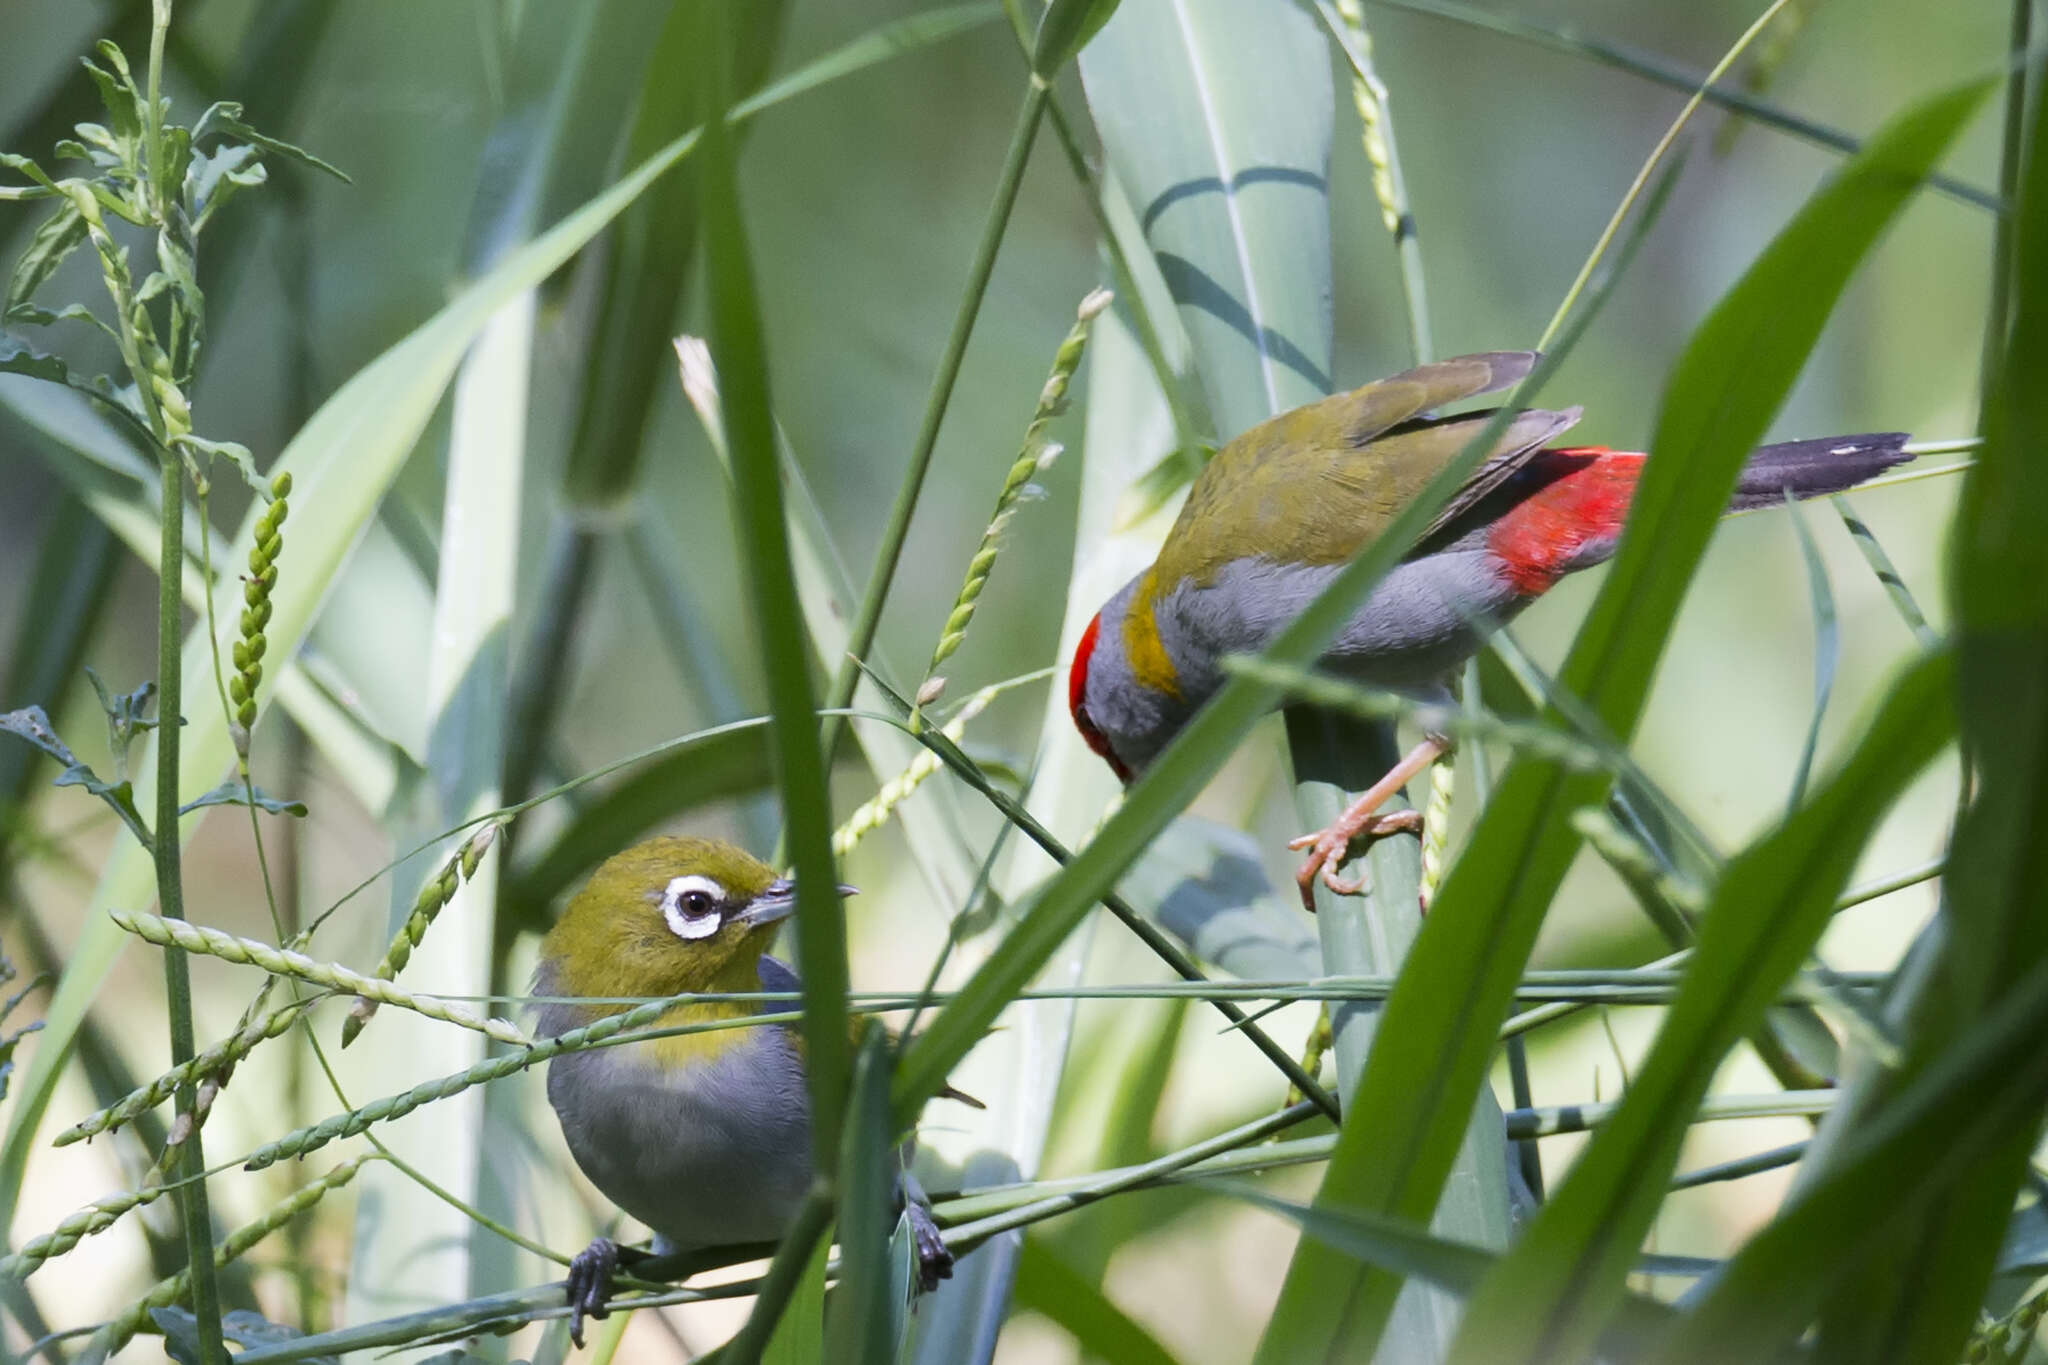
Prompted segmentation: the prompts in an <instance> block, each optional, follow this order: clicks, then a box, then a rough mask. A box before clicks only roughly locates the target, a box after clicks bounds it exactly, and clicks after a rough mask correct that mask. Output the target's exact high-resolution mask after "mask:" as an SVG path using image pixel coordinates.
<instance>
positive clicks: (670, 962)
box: [541, 837, 796, 996]
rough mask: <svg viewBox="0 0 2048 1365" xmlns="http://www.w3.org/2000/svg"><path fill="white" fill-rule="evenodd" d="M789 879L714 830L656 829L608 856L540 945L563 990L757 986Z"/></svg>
mask: <svg viewBox="0 0 2048 1365" xmlns="http://www.w3.org/2000/svg"><path fill="white" fill-rule="evenodd" d="M795 908H796V888H795V886H794V885H793V884H791V883H790V882H788V881H786V880H783V879H781V878H778V877H777V876H776V875H775V872H774V869H772V868H770V867H769V866H768V865H767V864H766V863H764V862H762V861H761V860H760V859H758V858H755V857H753V856H751V855H750V854H748V853H746V852H745V851H744V850H742V849H738V848H735V847H733V846H732V845H731V844H727V843H721V842H719V841H718V840H715V839H683V838H668V837H663V838H656V839H649V840H647V841H646V842H644V843H639V844H635V845H634V846H633V847H631V848H629V849H627V850H626V851H625V852H623V853H619V854H615V855H614V856H612V857H611V858H609V859H607V860H606V861H605V863H604V865H603V866H601V867H599V868H598V869H597V871H596V872H594V873H592V874H591V877H590V881H589V882H588V883H587V884H586V885H585V886H584V888H583V889H582V890H581V891H579V892H577V893H576V898H575V899H574V900H572V901H570V902H569V908H568V909H567V910H566V911H564V912H563V914H562V918H561V919H560V920H559V921H558V922H557V923H556V924H555V927H554V928H553V929H551V930H549V931H548V936H547V940H546V942H544V943H543V944H542V945H541V958H542V961H543V963H544V967H545V970H546V971H547V972H548V974H549V976H550V978H551V981H552V989H553V990H554V991H555V992H557V993H559V994H562V995H585V996H603V995H625V996H651V995H677V994H681V993H683V992H688V991H753V990H759V989H760V981H759V976H758V973H759V964H760V961H761V955H762V954H763V953H765V952H767V951H768V947H769V944H770V943H771V942H772V941H773V939H774V937H775V926H776V925H777V924H779V923H780V922H781V921H782V920H784V919H786V918H787V917H788V916H789V913H790V911H792V910H794V909H795Z"/></svg>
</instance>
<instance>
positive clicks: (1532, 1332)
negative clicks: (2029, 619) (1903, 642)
mask: <svg viewBox="0 0 2048 1365" xmlns="http://www.w3.org/2000/svg"><path fill="white" fill-rule="evenodd" d="M1953 676H1954V675H1953V663H1952V661H1951V660H1950V658H1949V657H1948V656H1947V655H1945V654H1941V655H1933V656H1929V657H1927V658H1924V659H1923V660H1921V661H1920V662H1919V663H1917V664H1915V665H1914V666H1913V667H1912V668H1911V669H1910V670H1909V671H1908V672H1906V673H1905V674H1904V675H1903V676H1902V677H1901V678H1900V679H1899V680H1898V682H1897V683H1896V684H1895V686H1894V687H1893V688H1892V691H1891V694H1890V696H1889V697H1888V698H1887V699H1886V702H1885V704H1884V706H1883V709H1882V710H1881V711H1880V712H1879V713H1878V715H1877V717H1876V718H1875V719H1874V720H1873V721H1872V722H1871V723H1870V724H1869V725H1868V726H1867V727H1866V728H1865V730H1864V738H1863V741H1862V742H1861V743H1860V744H1859V745H1858V746H1857V748H1856V751H1855V752H1854V753H1853V754H1852V755H1851V756H1850V757H1849V759H1848V760H1847V761H1846V762H1845V763H1844V764H1843V765H1842V767H1841V769H1840V770H1839V771H1837V772H1836V774H1835V775H1834V777H1833V778H1832V779H1831V780H1830V781H1829V782H1828V783H1827V784H1826V785H1825V786H1824V787H1823V788H1822V789H1821V790H1820V791H1818V792H1817V793H1815V795H1814V797H1813V799H1812V800H1811V801H1810V802H1809V803H1807V804H1806V805H1805V806H1804V807H1802V808H1801V809H1800V810H1799V811H1797V812H1796V813H1795V814H1793V815H1791V816H1790V817H1788V818H1787V819H1786V821H1785V823H1784V824H1783V825H1781V826H1780V827H1779V828H1778V829H1777V830H1775V831H1773V832H1771V833H1770V834H1767V835H1766V836H1764V837H1763V838H1762V839H1760V840H1758V841H1757V842H1756V843H1755V844H1754V845H1752V846H1751V847H1750V849H1749V850H1748V851H1747V852H1745V853H1743V854H1741V855H1739V856H1737V857H1736V858H1735V859H1733V860H1732V861H1730V863H1729V864H1728V868H1727V871H1726V872H1725V873H1724V874H1723V876H1722V878H1721V882H1720V886H1719V888H1718V889H1717V891H1716V893H1715V897H1714V900H1713V903H1712V905H1711V906H1710V908H1709V910H1708V912H1707V915H1706V917H1705V920H1704V927H1703V928H1702V930H1701V933H1700V942H1699V947H1698V949H1697V950H1696V951H1695V952H1694V954H1693V959H1692V962H1691V963H1690V965H1689V966H1688V969H1687V972H1686V978H1685V985H1684V987H1683V988H1682V989H1681V991H1680V993H1679V996H1678V998H1677V1000H1675V1001H1674V1002H1673V1004H1672V1006H1671V1012H1670V1013H1669V1014H1668V1015H1667V1016H1666V1018H1665V1021H1664V1025H1663V1027H1662V1029H1661V1030H1660V1031H1659V1032H1658V1035H1657V1043H1656V1046H1655V1048H1654V1049H1653V1050H1652V1052H1651V1054H1650V1057H1649V1059H1648V1060H1647V1061H1646V1062H1645V1063H1644V1064H1643V1066H1642V1068H1641V1070H1640V1071H1639V1072H1638V1073H1637V1074H1636V1076H1635V1078H1634V1081H1633V1083H1632V1084H1631V1085H1630V1087H1629V1090H1628V1095H1627V1098H1626V1099H1625V1100H1624V1101H1623V1102H1622V1105H1621V1108H1620V1110H1619V1111H1618V1112H1617V1113H1616V1115H1615V1116H1614V1118H1613V1119H1612V1120H1611V1121H1610V1122H1608V1123H1607V1124H1606V1125H1605V1126H1604V1128H1603V1129H1602V1130H1601V1132H1600V1134H1599V1135H1598V1136H1597V1137H1595V1139H1594V1140H1593V1144H1592V1146H1591V1147H1589V1148H1588V1149H1587V1151H1586V1153H1585V1154H1584V1155H1583V1156H1582V1157H1581V1158H1580V1159H1579V1161H1578V1163H1577V1165H1575V1166H1574V1167H1573V1169H1572V1173H1571V1176H1570V1178H1569V1179H1567V1180H1566V1181H1565V1183H1564V1185H1563V1187H1562V1188H1561V1189H1559V1190H1558V1191H1557V1192H1556V1193H1555V1195H1554V1196H1553V1198H1552V1199H1551V1201H1550V1202H1549V1203H1548V1204H1547V1205H1545V1206H1544V1209H1543V1212H1542V1213H1541V1214H1540V1215H1539V1216H1538V1217H1537V1219H1536V1221H1535V1223H1534V1224H1533V1225H1532V1226H1531V1227H1530V1228H1529V1230H1528V1232H1527V1233H1526V1234H1525V1235H1524V1236H1523V1238H1522V1240H1521V1242H1520V1243H1519V1245H1517V1247H1516V1248H1515V1250H1514V1251H1513V1252H1512V1253H1510V1254H1509V1255H1508V1256H1507V1257H1506V1258H1505V1259H1504V1260H1503V1261H1502V1262H1501V1264H1500V1265H1499V1266H1498V1267H1497V1268H1496V1269H1495V1270H1494V1272H1493V1273H1492V1274H1491V1275H1489V1276H1488V1277H1487V1280H1486V1281H1485V1283H1484V1284H1482V1285H1481V1286H1480V1288H1479V1290H1478V1292H1477V1293H1475V1294H1474V1296H1473V1298H1472V1301H1471V1303H1470V1304H1469V1305H1468V1311H1467V1316H1466V1319H1465V1324H1464V1327H1463V1328H1462V1330H1461V1331H1460V1333H1459V1336H1458V1342H1457V1350H1456V1353H1455V1355H1454V1359H1457V1360H1459V1361H1461V1362H1464V1361H1470V1362H1507V1361H1523V1362H1540V1361H1552V1360H1576V1359H1579V1358H1581V1357H1582V1356H1583V1355H1585V1354H1586V1353H1587V1352H1588V1351H1590V1350H1591V1348H1592V1346H1593V1344H1594V1342H1595V1341H1596V1340H1597V1339H1598V1337H1599V1334H1600V1331H1601V1328H1602V1326H1603V1325H1604V1323H1605V1321H1606V1318H1607V1315H1608V1314H1609V1313H1610V1312H1612V1311H1613V1309H1614V1307H1615V1305H1616V1304H1617V1303H1618V1302H1619V1300H1620V1297H1621V1294H1622V1291H1623V1283H1624V1279H1625V1277H1626V1276H1627V1275H1628V1273H1629V1271H1630V1269H1631V1268H1632V1266H1633V1264H1634V1261H1635V1256H1636V1252H1637V1249H1638V1248H1639V1247H1640V1245H1641V1243H1642V1240H1643V1236H1644V1234H1645V1233H1646V1232H1647V1231H1648V1229H1649V1227H1650V1224H1651V1223H1652V1221H1653V1220H1654V1219H1655V1218H1656V1215H1657V1211H1658V1210H1659V1208H1661V1207H1662V1204H1663V1200H1664V1190H1665V1187H1666V1185H1667V1184H1668V1182H1669V1178H1670V1173H1671V1170H1672V1167H1673V1166H1674V1165H1675V1164H1676V1162H1677V1159H1678V1150H1679V1144H1680V1143H1681V1142H1682V1141H1683V1140H1684V1138H1685V1134H1686V1130H1687V1127H1688V1125H1689V1124H1690V1123H1691V1121H1692V1118H1693V1114H1694V1110H1695V1109H1696V1108H1697V1106H1698V1104H1699V1102H1700V1100H1701V1099H1702V1098H1703V1097H1704V1096H1705V1094H1706V1091H1707V1086H1708V1084H1709V1083H1710V1082H1711V1081H1712V1080H1713V1077H1714V1073H1715V1071H1716V1070H1717V1069H1718V1068H1719V1067H1720V1065H1721V1062H1722V1059H1723V1058H1724V1057H1725V1056H1726V1054H1727V1052H1728V1049H1729V1048H1730V1047H1732V1046H1733V1045H1734V1044H1735V1042H1736V1041H1737V1040H1738V1039H1739V1038H1741V1037H1742V1035H1743V1034H1744V1033H1745V1032H1747V1031H1748V1030H1749V1029H1751V1028H1753V1027H1755V1025H1756V1024H1757V1023H1758V1022H1760V1021H1761V1019H1762V1018H1763V1014H1764V1011H1765V1009H1766V1008H1767V1007H1768V1006H1769V1005H1770V1004H1771V1003H1772V1002H1773V1001H1774V1000H1776V999H1777V997H1778V993H1779V991H1780V989H1781V988H1782V986H1783V983H1784V982H1785V981H1787V980H1788V979H1789V978H1790V977H1791V976H1792V975H1793V973H1794V972H1796V971H1797V970H1798V968H1799V965H1800V963H1801V962H1803V961H1804V960H1805V958H1806V955H1807V954H1808V953H1809V952H1810V951H1811V950H1812V948H1813V945H1814V943H1815V942H1816V941H1817V940H1818V939H1819V937H1820V933H1821V931H1822V930H1823V929H1824V928H1826V927H1827V923H1828V920H1829V918H1830V916H1831V914H1832V912H1833V909H1834V899H1835V896H1836V894H1837V893H1838V892H1839V891H1840V890H1841V888H1842V886H1843V885H1844V884H1845V883H1846V882H1847V881H1848V878H1849V873H1850V871H1851V870H1852V869H1853V868H1854V866H1855V863H1856V858H1857V856H1858V854H1860V853H1861V851H1862V848H1863V844H1864V842H1865V840H1866V839H1868V837H1869V835H1870V832H1871V830H1872V829H1873V828H1874V827H1875V825H1876V823H1877V821H1878V820H1879V819H1880V818H1881V817H1882V816H1883V815H1884V813H1885V812H1886V811H1887V810H1888V809H1889V808H1890V806H1891V803H1892V801H1893V800H1894V799H1895V798H1896V797H1897V795H1898V793H1899V792H1900V791H1901V790H1903V789H1904V787H1905V785H1906V784H1907V783H1908V782H1909V781H1911V780H1912V778H1913V777H1914V776H1915V775H1916V774H1917V773H1918V772H1919V771H1920V769H1921V768H1922V767H1924V766H1925V765H1926V764H1927V763H1928V762H1929V761H1931V760H1932V759H1933V757H1934V755H1935V754H1936V753H1937V752H1938V751H1939V750H1940V749H1941V748H1942V747H1943V746H1944V745H1945V744H1946V743H1947V742H1948V740H1949V739H1950V737H1951V735H1952V733H1953V728H1954V714H1953V712H1952V710H1951V709H1950V705H1949V690H1950V686H1951V683H1952V681H1953Z"/></svg>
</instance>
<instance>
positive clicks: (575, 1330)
mask: <svg viewBox="0 0 2048 1365" xmlns="http://www.w3.org/2000/svg"><path fill="white" fill-rule="evenodd" d="M646 1256H647V1253H646V1252H644V1251H641V1250H639V1249H638V1248H635V1247H622V1246H620V1245H619V1244H618V1243H617V1242H614V1241H613V1240H612V1239H611V1238H609V1237H599V1238H595V1239H594V1240H592V1242H591V1243H590V1245H589V1246H587V1247H585V1248H584V1249H583V1250H582V1251H580V1252H578V1253H577V1254H576V1258H575V1259H574V1260H572V1261H570V1262H569V1282H568V1283H569V1293H568V1298H569V1340H571V1341H573V1342H575V1343H576V1346H577V1348H578V1349H579V1350H580V1349H582V1346H583V1319H584V1318H586V1317H591V1318H596V1319H597V1320H598V1321H600V1322H602V1321H603V1320H604V1319H605V1318H607V1317H610V1316H611V1311H612V1309H611V1302H612V1277H613V1276H614V1275H616V1274H617V1273H618V1270H619V1266H620V1264H621V1263H622V1262H623V1263H625V1264H628V1265H630V1264H632V1263H633V1262H636V1261H640V1260H644V1259H646Z"/></svg>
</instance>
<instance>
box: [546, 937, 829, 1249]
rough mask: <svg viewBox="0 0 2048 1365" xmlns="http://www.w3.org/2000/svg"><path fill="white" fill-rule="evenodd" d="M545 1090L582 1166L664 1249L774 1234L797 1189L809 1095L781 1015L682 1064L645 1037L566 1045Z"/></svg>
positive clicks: (801, 1186)
mask: <svg viewBox="0 0 2048 1365" xmlns="http://www.w3.org/2000/svg"><path fill="white" fill-rule="evenodd" d="M776 965H778V966H780V965H781V964H779V963H778V964H776ZM784 970H785V971H786V970H787V969H786V968H785V969H784ZM763 975H764V977H765V976H766V975H767V973H766V972H765V971H764V973H763ZM770 989H781V987H780V986H775V987H770ZM542 1022H543V1029H544V1031H549V1032H554V1031H559V1030H549V1029H546V1023H547V1021H546V1020H543V1021H542ZM548 1100H549V1102H550V1103H551V1104H553V1105H554V1108H555V1112H556V1114H557V1115H558V1116H559V1117H560V1118H561V1121H562V1132H563V1135H564V1136H565V1137H566V1138H567V1139H568V1143H569V1150H570V1152H571V1154H572V1155H574V1156H575V1158H576V1164H577V1165H578V1166H580V1167H582V1168H583V1173H584V1174H585V1175H587V1176H589V1177H590V1180H591V1183H592V1184H594V1185H596V1186H597V1187H598V1189H600V1190H602V1191H603V1192H604V1194H605V1197H606V1198H608V1199H610V1200H612V1202H614V1203H615V1204H617V1205H618V1206H619V1207H620V1208H621V1209H624V1210H625V1211H626V1212H627V1213H629V1214H631V1215H632V1216H633V1217H634V1218H637V1219H638V1220H640V1221H641V1222H642V1223H645V1224H646V1225H647V1226H648V1227H649V1228H651V1229H653V1230H654V1232H655V1233H656V1234H658V1236H659V1237H660V1239H661V1241H662V1242H663V1244H664V1247H665V1249H667V1248H672V1249H675V1250H679V1251H688V1250H694V1249H696V1248H700V1247H709V1246H723V1245H729V1244H732V1243H738V1242H760V1241H769V1240H772V1239H774V1238H776V1237H778V1236H780V1235H781V1234H782V1232H783V1230H784V1228H785V1227H786V1226H787V1225H788V1223H789V1220H790V1219H791V1218H792V1217H793V1216H794V1215H795V1213H796V1209H797V1206H798V1205H799V1204H800V1203H802V1201H803V1196H804V1191H805V1189H806V1188H807V1186H808V1184H809V1180H810V1160H811V1157H810V1147H811V1133H810V1099H809V1095H808V1093H807V1092H806V1090H805V1087H804V1073H803V1061H802V1057H801V1055H800V1054H799V1053H798V1051H797V1045H796V1042H795V1040H794V1038H793V1037H792V1036H791V1034H790V1032H789V1031H788V1030H787V1029H785V1028H784V1027H783V1026H781V1025H779V1024H764V1025H760V1026H757V1027H754V1028H749V1029H747V1030H745V1038H744V1041H742V1042H740V1043H739V1044H737V1045H735V1046H733V1047H730V1048H728V1049H726V1050H725V1051H723V1052H721V1053H719V1054H718V1055H717V1056H716V1057H715V1058H713V1059H712V1060H710V1061H709V1062H707V1063H705V1064H704V1065H701V1066H696V1067H691V1068H689V1069H687V1070H686V1071H683V1072H681V1073H678V1072H677V1071H676V1070H675V1069H674V1068H658V1067H657V1066H656V1065H655V1061H654V1058H653V1055H652V1052H651V1048H650V1045H648V1044H644V1043H640V1044H632V1043H629V1044H626V1045H625V1046H622V1047H613V1048H601V1049H598V1050H595V1051H590V1052H572V1053H569V1054H568V1055H566V1056H562V1057H557V1058H555V1059H554V1060H553V1061H552V1062H550V1063H549V1064H548Z"/></svg>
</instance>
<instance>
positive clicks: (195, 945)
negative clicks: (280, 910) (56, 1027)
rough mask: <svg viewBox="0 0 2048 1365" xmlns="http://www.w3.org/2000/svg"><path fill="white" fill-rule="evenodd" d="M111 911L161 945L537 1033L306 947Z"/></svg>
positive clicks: (427, 1011) (513, 1031) (500, 1028)
mask: <svg viewBox="0 0 2048 1365" xmlns="http://www.w3.org/2000/svg"><path fill="white" fill-rule="evenodd" d="M109 914H110V917H111V918H112V919H113V921H114V923H116V924H118V925H120V926H121V928H123V929H125V930H127V931H128V932H129V933H131V934H134V935H135V936H136V937H138V938H142V939H146V940H148V941H149V942H151V943H154V944H156V945H157V946H158V947H164V948H183V949H184V950H185V951H186V952H188V953H200V954H202V955H204V956H206V957H217V958H220V959H222V960H223V961H227V962H238V963H241V964H243V965H244V966H250V967H261V968H262V969H263V970H264V971H266V972H271V973H274V974H275V975H278V976H289V977H294V978H296V979H298V980H300V981H311V982H313V983H314V984H316V985H320V986H326V987H328V988H329V989H331V990H335V991H344V992H347V993H348V994H351V995H366V996H368V997H370V998H371V999H372V1000H376V1001H379V1002H380V1003H382V1004H386V1005H396V1006H398V1007H399V1008H400V1009H407V1010H411V1011H413V1012H414V1013H415V1014H423V1015H425V1016H426V1017H427V1018H429V1019H438V1020H440V1021H441V1022H442V1023H444V1024H454V1025H455V1026H456V1027H458V1028H466V1029H470V1030H472V1031H474V1032H477V1033H481V1034H484V1035H485V1036H486V1037H489V1038H493V1039H495V1040H496V1041H498V1042H501V1043H510V1044H512V1045H513V1046H515V1047H524V1046H526V1045H527V1044H529V1043H531V1042H532V1039H530V1038H528V1037H527V1036H526V1035H525V1034H524V1033H522V1032H520V1031H519V1030H518V1029H517V1028H515V1027H514V1026H513V1025H511V1024H510V1023H507V1022H506V1021H505V1020H503V1019H484V1018H479V1017H478V1016H476V1015H474V1014H471V1013H470V1012H469V1011H467V1010H462V1009H457V1008H456V1007H455V1006H453V1005H444V1004H442V1003H441V1002H440V1001H438V1000H435V999H433V998H432V997H431V996H414V995H412V994H410V993H409V992H406V991H403V990H400V989H399V988H398V987H396V986H394V985H392V984H391V983H390V982H388V981H380V980H378V979H377V978H375V977H370V976H364V975H362V974H361V973H360V972H352V971H350V970H349V969H348V968H346V967H342V966H338V965H337V964H335V963H332V962H316V961H315V960H313V959H312V958H310V957H307V956H306V955H305V954H303V953H295V952H291V951H289V950H286V949H281V948H273V947H271V946H270V945H269V944H267V943H259V942H257V941H256V940H254V939H247V938H240V937H238V936H236V935H234V934H229V933H223V932H222V931H220V930H218V929H207V928H204V927H202V926H200V925H196V924H190V923H187V922H186V921H184V920H167V919H163V918H160V917H159V916H156V915H150V914H145V913H142V912H140V911H133V910H114V911H111V912H109Z"/></svg>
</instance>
